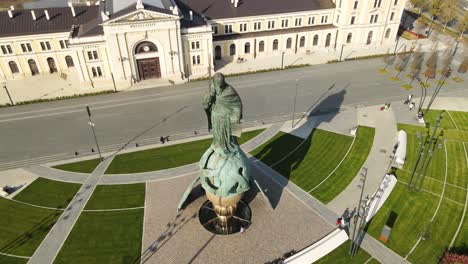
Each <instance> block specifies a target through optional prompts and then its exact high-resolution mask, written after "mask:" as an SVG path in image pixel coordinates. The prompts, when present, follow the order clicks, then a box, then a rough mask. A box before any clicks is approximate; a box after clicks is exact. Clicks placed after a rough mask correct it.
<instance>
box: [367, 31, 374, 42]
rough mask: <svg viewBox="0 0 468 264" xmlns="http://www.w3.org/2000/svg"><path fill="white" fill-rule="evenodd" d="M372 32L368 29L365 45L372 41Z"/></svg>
mask: <svg viewBox="0 0 468 264" xmlns="http://www.w3.org/2000/svg"><path fill="white" fill-rule="evenodd" d="M372 34H374V33H373V32H372V31H370V32H369V34H368V35H367V42H366V44H367V45H370V44H371V43H372Z"/></svg>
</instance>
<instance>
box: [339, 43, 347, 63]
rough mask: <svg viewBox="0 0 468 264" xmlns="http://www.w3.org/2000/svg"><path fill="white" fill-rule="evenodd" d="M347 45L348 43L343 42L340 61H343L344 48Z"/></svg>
mask: <svg viewBox="0 0 468 264" xmlns="http://www.w3.org/2000/svg"><path fill="white" fill-rule="evenodd" d="M345 46H346V44H342V45H341V52H340V61H342V58H343V49H344V47H345Z"/></svg>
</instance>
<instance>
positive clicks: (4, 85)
mask: <svg viewBox="0 0 468 264" xmlns="http://www.w3.org/2000/svg"><path fill="white" fill-rule="evenodd" d="M3 89H5V91H6V93H7V95H8V99H10V103H11V105H15V103H14V102H13V99H11V95H10V92H9V91H8V88H7V85H6V82H4V83H3Z"/></svg>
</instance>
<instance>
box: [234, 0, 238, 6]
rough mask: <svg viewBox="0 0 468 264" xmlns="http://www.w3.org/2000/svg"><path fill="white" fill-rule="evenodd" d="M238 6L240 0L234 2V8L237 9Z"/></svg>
mask: <svg viewBox="0 0 468 264" xmlns="http://www.w3.org/2000/svg"><path fill="white" fill-rule="evenodd" d="M237 6H239V0H234V7H236V8H237Z"/></svg>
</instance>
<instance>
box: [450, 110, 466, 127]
mask: <svg viewBox="0 0 468 264" xmlns="http://www.w3.org/2000/svg"><path fill="white" fill-rule="evenodd" d="M450 115H451V116H452V118H453V119H454V121H455V123H456V124H457V127H458V129H460V130H465V131H468V113H467V112H459V111H450ZM449 118H450V117H449Z"/></svg>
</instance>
